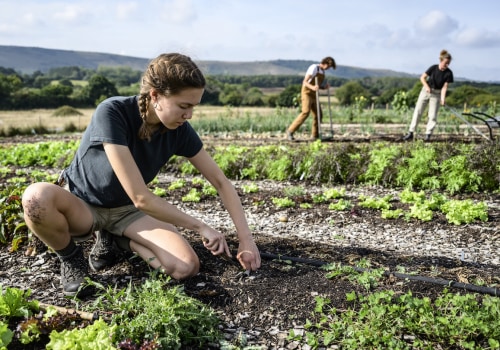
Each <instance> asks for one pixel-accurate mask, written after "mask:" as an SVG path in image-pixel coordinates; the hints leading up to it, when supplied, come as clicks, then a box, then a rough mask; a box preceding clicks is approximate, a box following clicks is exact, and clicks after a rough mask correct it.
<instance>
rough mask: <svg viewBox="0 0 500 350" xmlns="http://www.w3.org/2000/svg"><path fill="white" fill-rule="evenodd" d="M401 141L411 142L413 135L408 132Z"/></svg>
mask: <svg viewBox="0 0 500 350" xmlns="http://www.w3.org/2000/svg"><path fill="white" fill-rule="evenodd" d="M403 141H413V133H412V132H409V133H408V134H406V135H405V136H404V137H403Z"/></svg>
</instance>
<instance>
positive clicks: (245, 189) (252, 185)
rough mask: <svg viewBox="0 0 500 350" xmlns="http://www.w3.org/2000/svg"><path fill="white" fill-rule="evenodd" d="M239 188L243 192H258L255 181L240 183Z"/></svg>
mask: <svg viewBox="0 0 500 350" xmlns="http://www.w3.org/2000/svg"><path fill="white" fill-rule="evenodd" d="M241 189H242V190H243V193H256V192H259V186H257V184H256V183H254V182H251V183H249V184H243V185H241Z"/></svg>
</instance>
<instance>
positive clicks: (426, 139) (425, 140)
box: [424, 134, 431, 142]
mask: <svg viewBox="0 0 500 350" xmlns="http://www.w3.org/2000/svg"><path fill="white" fill-rule="evenodd" d="M430 140H431V134H426V135H425V138H424V142H429V141H430Z"/></svg>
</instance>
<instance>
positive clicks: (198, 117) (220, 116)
mask: <svg viewBox="0 0 500 350" xmlns="http://www.w3.org/2000/svg"><path fill="white" fill-rule="evenodd" d="M320 101H321V104H322V108H323V113H324V116H323V126H322V131H323V132H324V133H328V132H329V131H330V123H331V124H332V125H331V126H332V128H333V129H334V131H335V133H341V134H342V133H344V132H346V131H349V132H353V131H354V132H360V133H362V134H365V135H371V134H374V133H377V132H378V133H380V132H383V133H386V134H394V133H396V134H401V135H402V134H403V133H405V132H406V130H407V128H408V125H409V122H410V119H411V115H410V114H409V113H407V114H406V115H401V114H398V113H396V112H395V111H393V110H391V109H389V108H385V109H372V108H366V109H362V110H356V109H354V108H353V107H341V106H338V105H337V102H335V101H334V100H332V101H331V104H330V109H329V108H328V107H329V106H328V101H327V97H326V96H320ZM55 111H56V110H55V109H34V110H28V111H0V135H1V136H15V135H21V134H32V133H36V134H43V133H53V132H61V131H64V132H66V131H70V132H73V131H83V130H84V129H85V128H86V127H87V125H88V124H89V122H90V120H91V117H92V113H93V112H94V109H93V108H88V109H78V112H80V113H82V115H80V116H78V115H69V116H64V117H57V116H55V115H54V112H55ZM298 113H299V109H298V108H272V107H231V106H199V107H197V108H195V110H194V114H193V118H192V119H191V121H190V123H191V124H192V125H193V127H194V128H195V130H197V132H198V133H199V134H200V135H208V134H217V133H218V134H220V133H233V132H250V133H266V132H270V133H279V134H284V131H285V130H286V128H287V127H288V126H289V125H290V123H291V122H292V121H293V120H294V119H295V117H296V116H297V115H298ZM330 115H331V121H330ZM438 118H439V123H438V126H437V127H436V130H435V133H436V134H439V133H455V134H464V135H468V134H472V135H474V134H475V132H474V131H473V130H471V129H470V128H469V127H468V126H467V125H466V124H465V123H463V122H462V121H461V120H458V119H457V118H456V117H455V116H453V115H450V113H449V112H448V111H447V110H446V109H444V108H442V109H441V110H440V112H439V117H438ZM424 119H425V118H424ZM311 121H312V117H309V118H308V120H307V121H306V123H305V124H304V126H302V127H301V129H300V130H299V132H303V133H305V134H308V133H310V128H311ZM470 122H471V123H473V124H475V126H476V127H477V128H478V129H479V130H481V131H482V132H484V133H486V132H487V128H486V126H485V125H484V123H480V122H477V121H475V120H471V121H470ZM420 124H421V125H420V131H421V132H422V130H423V129H424V128H425V120H423V121H422V122H421V123H420ZM381 125H384V127H383V130H382V131H381V129H380V126H381Z"/></svg>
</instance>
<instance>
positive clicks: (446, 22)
mask: <svg viewBox="0 0 500 350" xmlns="http://www.w3.org/2000/svg"><path fill="white" fill-rule="evenodd" d="M0 9H1V11H0V45H16V46H34V47H41V48H49V49H61V50H73V51H90V52H102V53H113V54H121V55H126V56H134V57H142V58H149V59H151V58H154V57H156V56H157V55H159V54H160V53H163V52H181V53H184V54H186V55H189V56H191V57H192V58H193V59H194V60H195V61H196V60H200V61H201V60H217V61H232V62H234V61H238V62H248V61H252V62H253V61H268V60H277V59H284V60H313V61H317V62H319V61H321V59H322V58H323V57H326V56H332V57H333V58H334V59H335V61H336V62H337V65H344V66H351V67H361V68H375V69H390V70H394V71H398V72H405V73H411V74H418V75H420V74H422V73H423V72H424V71H425V70H426V69H427V68H428V67H429V66H430V65H432V64H437V63H439V52H440V51H441V50H442V49H446V50H448V51H449V52H450V53H451V55H452V57H453V60H452V62H451V65H450V69H452V71H453V74H454V76H455V78H456V79H457V78H465V79H468V80H473V81H486V82H492V81H494V82H500V59H499V58H500V1H496V0H475V1H456V0H454V1H451V0H439V1H435V0H434V1H430V0H418V1H407V0H349V1H342V0H316V1H314V2H309V1H305V0H301V1H298V0H265V1H264V0H140V1H139V0H121V1H119V0H105V1H104V0H66V1H56V0H23V1H19V2H18V1H12V0H0ZM306 69H307V67H304V72H305V70H306Z"/></svg>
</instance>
